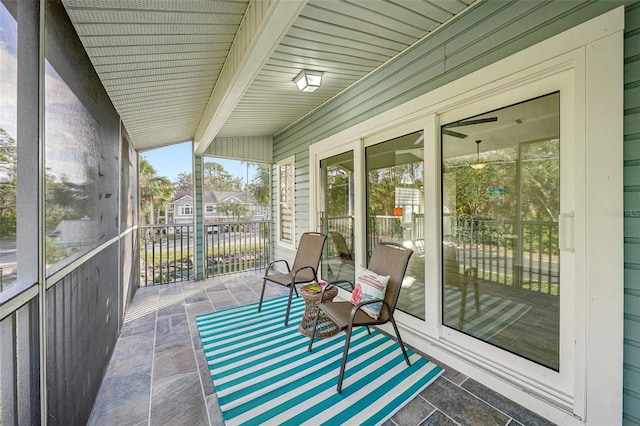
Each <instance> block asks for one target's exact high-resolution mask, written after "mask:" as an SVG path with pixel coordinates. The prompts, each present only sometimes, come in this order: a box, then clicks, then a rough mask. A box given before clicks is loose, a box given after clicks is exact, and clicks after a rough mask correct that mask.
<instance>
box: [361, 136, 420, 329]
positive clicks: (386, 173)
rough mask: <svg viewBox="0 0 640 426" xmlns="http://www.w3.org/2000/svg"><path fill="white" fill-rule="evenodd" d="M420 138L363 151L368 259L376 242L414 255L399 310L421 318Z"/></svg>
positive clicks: (372, 147) (405, 139) (384, 144)
mask: <svg viewBox="0 0 640 426" xmlns="http://www.w3.org/2000/svg"><path fill="white" fill-rule="evenodd" d="M423 156H424V136H423V132H422V131H419V132H415V133H410V134H408V135H405V136H401V137H399V138H395V139H391V140H388V141H385V142H382V143H379V144H376V145H372V146H369V147H367V148H366V150H365V163H366V174H367V234H366V235H367V238H366V241H367V260H368V259H369V258H370V257H371V252H372V250H373V247H374V246H375V244H376V243H377V242H378V241H391V242H396V243H399V244H402V245H404V246H406V247H411V248H412V249H413V251H414V253H413V256H412V257H411V260H410V261H409V266H408V267H407V272H406V274H405V279H404V282H403V284H402V290H401V291H400V298H399V299H398V304H397V307H398V309H400V310H402V311H404V312H406V313H408V314H411V315H413V316H416V317H418V318H420V319H424V317H425V316H424V313H425V310H424V306H425V302H424V300H425V299H424V288H425V287H424V247H425V246H424V207H425V206H424V184H423V182H424V181H423V176H424V162H423Z"/></svg>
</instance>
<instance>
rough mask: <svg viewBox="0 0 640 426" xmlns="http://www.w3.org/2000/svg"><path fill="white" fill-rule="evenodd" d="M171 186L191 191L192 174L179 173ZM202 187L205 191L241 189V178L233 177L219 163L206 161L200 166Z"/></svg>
mask: <svg viewBox="0 0 640 426" xmlns="http://www.w3.org/2000/svg"><path fill="white" fill-rule="evenodd" d="M173 186H174V188H175V189H176V190H185V191H191V190H192V189H193V175H192V174H191V173H190V172H185V173H180V174H179V175H178V178H177V179H176V181H175V182H174V183H173ZM202 188H203V189H204V190H205V191H211V190H213V191H241V190H242V178H235V177H233V175H231V174H230V173H229V172H227V171H226V170H225V169H224V167H223V166H222V165H221V164H220V163H216V162H215V161H206V162H205V163H204V165H203V167H202Z"/></svg>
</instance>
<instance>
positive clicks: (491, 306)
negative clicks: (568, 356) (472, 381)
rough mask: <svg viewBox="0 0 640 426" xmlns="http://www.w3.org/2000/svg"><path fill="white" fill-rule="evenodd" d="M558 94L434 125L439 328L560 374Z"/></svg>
mask: <svg viewBox="0 0 640 426" xmlns="http://www.w3.org/2000/svg"><path fill="white" fill-rule="evenodd" d="M559 135H560V94H559V93H552V94H549V95H546V96H542V97H539V98H535V99H531V100H528V101H525V102H521V103H519V104H515V105H511V106H508V107H505V108H501V109H498V110H495V111H491V112H488V113H485V114H482V115H477V116H474V117H469V118H465V119H463V120H459V121H456V122H453V123H448V124H445V125H443V126H442V127H441V136H442V236H443V241H442V259H443V264H442V271H443V301H442V303H443V318H442V323H443V324H444V325H446V326H448V327H451V328H454V329H456V330H458V331H461V332H463V333H465V334H468V335H470V336H473V337H475V338H478V339H481V340H483V341H485V342H487V343H490V344H492V345H495V346H498V347H500V348H502V349H505V350H507V351H509V352H512V353H514V354H517V355H519V356H522V357H524V358H526V359H529V360H531V361H534V362H536V363H539V364H541V365H544V366H546V367H549V368H551V369H553V370H556V371H558V369H559V344H560V342H559V340H560V339H559V335H560V334H559V330H560V300H559V299H560V297H559V296H560V256H559V247H558V215H559V212H560V140H559Z"/></svg>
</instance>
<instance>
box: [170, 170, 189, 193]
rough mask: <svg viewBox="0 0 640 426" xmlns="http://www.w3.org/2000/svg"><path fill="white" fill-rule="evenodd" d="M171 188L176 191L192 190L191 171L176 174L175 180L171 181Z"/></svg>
mask: <svg viewBox="0 0 640 426" xmlns="http://www.w3.org/2000/svg"><path fill="white" fill-rule="evenodd" d="M173 188H174V189H175V190H176V191H192V190H193V179H192V176H191V173H188V172H182V173H180V174H179V175H178V177H177V178H176V180H175V181H174V182H173Z"/></svg>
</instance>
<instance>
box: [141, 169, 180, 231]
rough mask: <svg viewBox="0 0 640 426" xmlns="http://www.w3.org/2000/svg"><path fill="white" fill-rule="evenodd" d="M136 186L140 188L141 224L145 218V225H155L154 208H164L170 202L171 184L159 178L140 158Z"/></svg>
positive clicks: (166, 179) (167, 180)
mask: <svg viewBox="0 0 640 426" xmlns="http://www.w3.org/2000/svg"><path fill="white" fill-rule="evenodd" d="M138 185H139V186H140V214H141V222H142V223H141V224H144V219H143V218H145V217H147V224H149V225H153V224H154V223H155V208H154V206H164V205H165V204H167V203H169V202H170V201H171V198H172V197H173V192H174V189H173V184H172V183H171V181H170V180H169V179H168V178H166V177H164V176H159V175H158V173H157V172H156V170H155V169H154V168H153V166H151V164H149V162H148V161H147V160H146V159H144V158H140V171H139V180H138Z"/></svg>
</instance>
